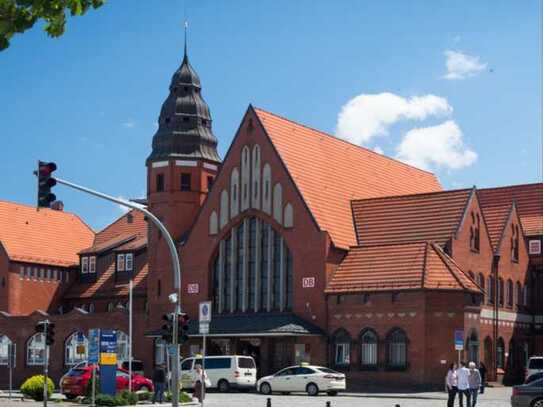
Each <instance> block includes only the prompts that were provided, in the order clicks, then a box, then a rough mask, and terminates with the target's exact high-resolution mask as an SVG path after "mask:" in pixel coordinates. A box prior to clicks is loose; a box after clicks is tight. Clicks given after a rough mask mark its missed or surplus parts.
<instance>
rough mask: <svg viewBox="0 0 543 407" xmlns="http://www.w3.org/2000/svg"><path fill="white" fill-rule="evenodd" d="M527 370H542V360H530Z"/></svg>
mask: <svg viewBox="0 0 543 407" xmlns="http://www.w3.org/2000/svg"><path fill="white" fill-rule="evenodd" d="M528 369H543V358H537V359H530V362H529V364H528Z"/></svg>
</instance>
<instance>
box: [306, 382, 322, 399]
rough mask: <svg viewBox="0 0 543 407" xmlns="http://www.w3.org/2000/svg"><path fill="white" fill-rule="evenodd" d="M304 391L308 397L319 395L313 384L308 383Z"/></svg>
mask: <svg viewBox="0 0 543 407" xmlns="http://www.w3.org/2000/svg"><path fill="white" fill-rule="evenodd" d="M305 389H306V391H307V394H308V395H309V396H317V395H318V394H319V388H318V387H317V385H316V384H315V383H309V384H308V385H307V387H306V388H305Z"/></svg>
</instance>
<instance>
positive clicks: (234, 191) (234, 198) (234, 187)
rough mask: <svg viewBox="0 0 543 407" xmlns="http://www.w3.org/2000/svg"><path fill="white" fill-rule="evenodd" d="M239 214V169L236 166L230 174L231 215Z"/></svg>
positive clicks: (232, 216)
mask: <svg viewBox="0 0 543 407" xmlns="http://www.w3.org/2000/svg"><path fill="white" fill-rule="evenodd" d="M238 214H239V170H238V169H237V167H236V168H234V169H233V170H232V174H231V175H230V217H231V218H235V217H236V216H238Z"/></svg>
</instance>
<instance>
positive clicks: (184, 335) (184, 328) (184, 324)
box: [178, 314, 190, 344]
mask: <svg viewBox="0 0 543 407" xmlns="http://www.w3.org/2000/svg"><path fill="white" fill-rule="evenodd" d="M189 321H190V318H189V316H188V315H187V314H180V315H179V331H178V332H179V343H180V344H182V343H185V342H186V341H188V340H189Z"/></svg>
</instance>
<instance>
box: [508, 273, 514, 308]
mask: <svg viewBox="0 0 543 407" xmlns="http://www.w3.org/2000/svg"><path fill="white" fill-rule="evenodd" d="M507 305H508V306H510V307H512V306H513V281H511V280H510V279H509V280H507Z"/></svg>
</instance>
